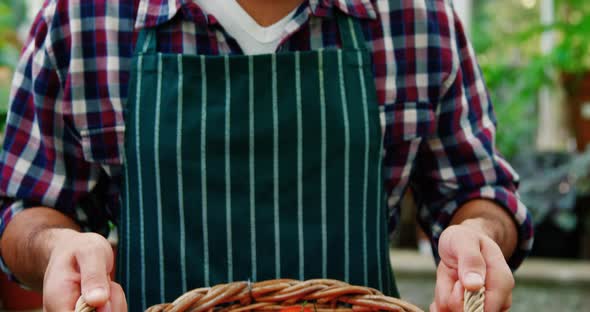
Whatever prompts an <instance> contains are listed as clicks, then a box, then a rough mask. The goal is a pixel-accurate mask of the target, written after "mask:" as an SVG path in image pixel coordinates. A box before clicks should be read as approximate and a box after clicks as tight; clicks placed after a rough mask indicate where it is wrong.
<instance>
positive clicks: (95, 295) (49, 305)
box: [41, 229, 127, 312]
mask: <svg viewBox="0 0 590 312" xmlns="http://www.w3.org/2000/svg"><path fill="white" fill-rule="evenodd" d="M45 231H48V232H47V233H42V234H41V235H49V236H50V237H51V239H53V240H54V247H53V250H52V251H51V255H50V257H49V263H48V264H47V270H46V271H45V278H44V280H43V307H44V311H73V309H74V306H75V304H76V301H77V300H78V297H80V294H82V296H83V298H84V301H85V302H86V303H87V304H88V305H91V306H93V307H97V308H98V311H99V312H101V311H107V312H110V311H113V312H125V311H127V303H126V301H125V294H124V293H123V289H122V288H121V286H119V284H117V283H115V282H112V281H111V279H110V273H111V271H112V270H113V263H114V259H113V250H112V248H111V245H110V244H109V242H108V241H107V240H106V239H105V238H104V237H102V236H100V235H98V234H94V233H80V232H77V231H75V230H70V229H49V230H45Z"/></svg>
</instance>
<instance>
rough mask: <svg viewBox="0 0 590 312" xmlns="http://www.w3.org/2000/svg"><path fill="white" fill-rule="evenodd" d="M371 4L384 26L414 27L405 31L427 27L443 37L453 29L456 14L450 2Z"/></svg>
mask: <svg viewBox="0 0 590 312" xmlns="http://www.w3.org/2000/svg"><path fill="white" fill-rule="evenodd" d="M373 3H374V5H375V9H376V12H377V15H378V17H379V18H380V20H381V21H382V22H383V23H384V24H385V26H390V27H395V26H398V27H399V26H401V25H407V26H411V25H409V24H412V23H413V24H415V25H416V27H409V28H406V29H405V31H410V32H411V31H412V29H417V28H420V26H428V27H429V28H428V30H432V31H436V30H440V32H441V35H443V36H444V35H446V34H447V33H448V30H451V29H453V28H454V27H455V26H454V24H455V22H456V21H455V19H456V14H455V12H454V9H453V5H452V1H451V0H404V1H400V0H374V1H373ZM417 30H419V29H417ZM445 30H447V31H445Z"/></svg>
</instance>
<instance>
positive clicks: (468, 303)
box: [463, 287, 486, 312]
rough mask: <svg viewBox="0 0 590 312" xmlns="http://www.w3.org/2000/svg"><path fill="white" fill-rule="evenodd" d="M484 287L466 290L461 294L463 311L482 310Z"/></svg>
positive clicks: (476, 311) (481, 311)
mask: <svg viewBox="0 0 590 312" xmlns="http://www.w3.org/2000/svg"><path fill="white" fill-rule="evenodd" d="M485 291H486V289H485V287H482V288H480V289H479V290H478V291H467V290H465V295H464V296H463V311H464V312H483V304H484V300H485Z"/></svg>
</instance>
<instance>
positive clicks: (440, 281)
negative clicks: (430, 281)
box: [434, 262, 458, 312]
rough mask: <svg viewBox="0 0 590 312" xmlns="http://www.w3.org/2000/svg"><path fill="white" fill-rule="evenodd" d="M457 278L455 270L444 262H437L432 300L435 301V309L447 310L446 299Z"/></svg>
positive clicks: (442, 311)
mask: <svg viewBox="0 0 590 312" xmlns="http://www.w3.org/2000/svg"><path fill="white" fill-rule="evenodd" d="M457 278H458V276H457V270H455V269H451V268H449V267H447V265H446V264H445V263H444V262H440V263H439V265H438V268H437V270H436V286H435V288H434V302H435V303H436V308H437V311H441V312H445V311H448V310H449V307H448V305H449V302H448V300H449V296H450V295H451V291H452V290H453V285H454V284H455V282H456V281H457Z"/></svg>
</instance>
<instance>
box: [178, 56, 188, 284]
mask: <svg viewBox="0 0 590 312" xmlns="http://www.w3.org/2000/svg"><path fill="white" fill-rule="evenodd" d="M177 62H178V105H177V115H176V120H177V127H176V166H177V167H176V174H177V176H178V217H179V219H180V220H179V221H180V274H181V280H182V292H183V293H185V292H186V291H187V285H186V233H185V228H184V226H185V224H184V193H183V190H184V184H183V176H182V105H183V96H184V95H183V89H184V85H183V84H184V81H183V78H184V77H183V74H184V73H183V71H182V55H181V54H178V57H177Z"/></svg>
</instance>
